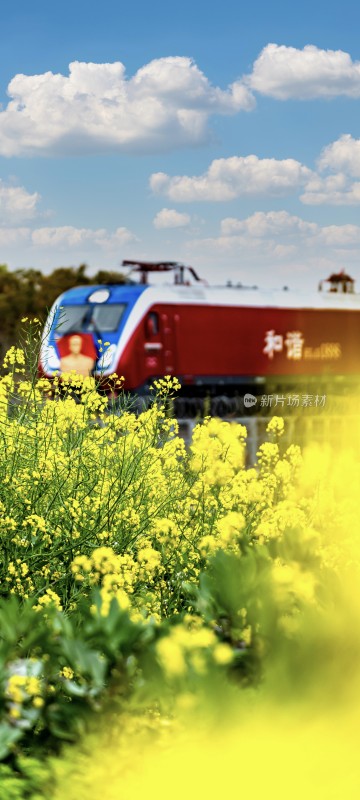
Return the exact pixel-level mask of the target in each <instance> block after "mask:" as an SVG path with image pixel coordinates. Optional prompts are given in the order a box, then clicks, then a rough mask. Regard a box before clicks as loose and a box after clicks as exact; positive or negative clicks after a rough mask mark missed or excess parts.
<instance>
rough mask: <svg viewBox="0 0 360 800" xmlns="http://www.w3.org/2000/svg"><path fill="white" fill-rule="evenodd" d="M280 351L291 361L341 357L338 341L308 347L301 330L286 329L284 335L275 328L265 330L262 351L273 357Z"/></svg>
mask: <svg viewBox="0 0 360 800" xmlns="http://www.w3.org/2000/svg"><path fill="white" fill-rule="evenodd" d="M282 352H285V355H286V358H288V359H290V360H292V361H300V360H302V359H304V360H322V359H337V358H340V357H341V345H340V344H339V342H321V343H320V344H319V345H318V346H316V347H308V346H307V345H305V339H304V336H303V334H302V331H288V332H287V333H286V334H285V336H284V335H283V334H281V333H276V331H275V330H271V331H266V333H265V347H264V348H263V353H265V355H267V356H268V357H269V358H270V359H273V358H274V353H282Z"/></svg>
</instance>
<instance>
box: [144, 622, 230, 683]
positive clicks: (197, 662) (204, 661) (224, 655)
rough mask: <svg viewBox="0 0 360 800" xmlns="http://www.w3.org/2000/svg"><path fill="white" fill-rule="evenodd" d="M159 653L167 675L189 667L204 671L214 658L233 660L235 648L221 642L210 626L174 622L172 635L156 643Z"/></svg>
mask: <svg viewBox="0 0 360 800" xmlns="http://www.w3.org/2000/svg"><path fill="white" fill-rule="evenodd" d="M156 650H157V657H158V659H159V662H160V664H161V665H162V667H163V669H164V671H165V673H166V675H168V677H169V678H176V677H181V676H182V675H185V674H186V673H187V672H188V671H189V669H190V670H194V672H195V673H198V674H200V675H201V674H204V673H205V672H206V670H207V666H208V663H209V660H210V661H213V662H215V663H217V664H223V665H224V664H230V663H231V661H232V658H233V652H232V649H231V647H230V646H229V645H227V644H225V643H219V641H218V639H217V637H216V635H215V633H214V632H213V631H212V630H210V629H209V628H206V627H203V626H201V625H200V626H197V625H195V626H194V625H189V624H186V620H185V623H183V624H180V625H174V626H173V627H172V628H171V630H170V632H169V634H168V636H164V637H163V638H162V639H160V640H159V641H158V643H157V646H156Z"/></svg>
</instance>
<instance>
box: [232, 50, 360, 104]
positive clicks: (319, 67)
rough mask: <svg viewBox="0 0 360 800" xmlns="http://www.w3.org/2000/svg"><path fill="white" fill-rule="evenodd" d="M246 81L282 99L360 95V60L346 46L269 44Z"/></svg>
mask: <svg viewBox="0 0 360 800" xmlns="http://www.w3.org/2000/svg"><path fill="white" fill-rule="evenodd" d="M246 83H247V85H248V86H249V88H251V89H252V90H253V91H257V92H260V93H261V94H264V95H268V96H269V97H275V98H277V99H278V100H288V99H291V98H293V99H296V100H309V99H312V98H316V97H336V96H338V95H346V96H347V97H360V62H359V61H352V59H351V56H350V55H349V53H345V52H344V51H342V50H321V49H320V48H318V47H315V46H314V45H306V47H304V49H303V50H299V49H297V48H295V47H287V46H285V45H277V44H268V45H267V46H266V47H264V49H263V50H262V51H261V53H260V55H259V57H258V58H257V59H256V61H255V62H254V65H253V71H252V73H251V75H249V76H247V78H246Z"/></svg>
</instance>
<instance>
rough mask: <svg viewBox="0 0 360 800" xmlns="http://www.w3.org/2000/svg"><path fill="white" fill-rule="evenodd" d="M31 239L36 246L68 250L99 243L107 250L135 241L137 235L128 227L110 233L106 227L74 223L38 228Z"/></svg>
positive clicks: (98, 244)
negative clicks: (97, 227)
mask: <svg viewBox="0 0 360 800" xmlns="http://www.w3.org/2000/svg"><path fill="white" fill-rule="evenodd" d="M31 240H32V243H33V245H35V246H36V247H49V248H52V247H56V248H59V249H65V250H68V249H70V248H79V247H80V248H84V247H86V246H88V245H89V244H90V245H94V244H95V245H97V246H98V247H101V248H103V249H105V250H116V249H117V248H118V247H120V246H122V245H125V244H127V243H128V242H131V241H135V240H136V236H135V235H134V234H133V233H131V231H129V230H128V229H127V228H117V230H116V231H115V232H114V233H108V231H106V230H105V228H99V229H97V230H93V229H92V228H75V227H73V226H72V225H64V226H62V227H58V228H56V227H53V228H50V227H48V228H37V229H36V230H34V231H33V232H32V235H31Z"/></svg>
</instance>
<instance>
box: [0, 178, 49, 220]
mask: <svg viewBox="0 0 360 800" xmlns="http://www.w3.org/2000/svg"><path fill="white" fill-rule="evenodd" d="M39 200H40V195H39V194H38V193H37V192H34V193H33V194H30V193H29V192H27V191H26V189H24V188H23V187H22V186H8V185H6V184H5V183H4V182H3V181H2V180H0V219H1V222H2V223H3V224H4V223H5V222H10V223H14V222H15V223H16V222H21V221H22V220H27V219H31V218H32V217H34V216H35V215H36V213H37V204H38V202H39Z"/></svg>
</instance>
